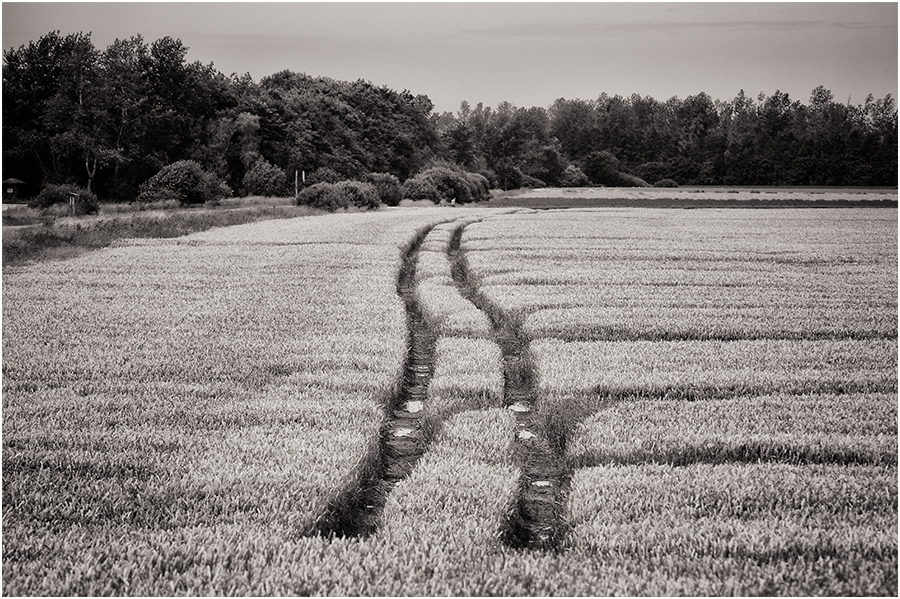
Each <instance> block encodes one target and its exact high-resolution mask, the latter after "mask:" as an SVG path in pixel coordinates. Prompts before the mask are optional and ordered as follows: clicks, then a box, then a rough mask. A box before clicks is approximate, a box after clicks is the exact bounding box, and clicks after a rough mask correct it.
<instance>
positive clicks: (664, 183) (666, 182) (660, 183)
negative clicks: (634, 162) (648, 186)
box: [653, 179, 678, 187]
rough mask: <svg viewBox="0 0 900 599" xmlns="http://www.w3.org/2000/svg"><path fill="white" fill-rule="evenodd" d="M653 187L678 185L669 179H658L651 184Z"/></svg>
mask: <svg viewBox="0 0 900 599" xmlns="http://www.w3.org/2000/svg"><path fill="white" fill-rule="evenodd" d="M653 187H678V183H676V182H675V181H673V180H671V179H660V180H659V181H657V182H656V183H654V184H653Z"/></svg>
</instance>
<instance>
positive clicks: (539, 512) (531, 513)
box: [448, 225, 571, 550]
mask: <svg viewBox="0 0 900 599" xmlns="http://www.w3.org/2000/svg"><path fill="white" fill-rule="evenodd" d="M465 227H466V225H462V226H460V227H458V228H457V229H455V230H454V232H453V235H452V237H451V239H450V246H449V248H448V256H449V258H450V262H451V264H452V275H453V280H454V281H455V282H456V284H457V286H458V287H459V289H460V293H461V294H462V295H463V297H465V298H466V299H467V300H469V301H471V302H472V303H473V304H475V306H477V307H478V309H480V310H482V311H483V312H484V313H485V314H487V316H488V318H489V319H490V321H491V325H492V327H493V329H494V335H495V340H496V341H497V344H498V345H499V346H500V349H501V351H502V354H503V373H504V385H503V399H504V405H505V406H506V407H507V408H508V409H510V410H511V411H512V412H513V413H515V415H516V443H515V444H514V458H515V460H516V463H517V466H518V467H519V469H520V470H521V472H522V476H521V478H520V481H519V489H518V497H517V501H516V505H515V506H514V507H513V510H512V513H511V514H510V516H509V526H508V529H507V530H506V531H504V535H503V536H504V541H505V542H506V543H507V544H508V545H510V546H512V547H515V548H520V549H537V550H557V549H558V548H559V547H560V544H561V541H562V539H563V537H564V536H565V532H566V530H565V519H564V514H565V503H566V497H567V495H568V491H569V483H570V479H571V472H569V471H568V470H567V468H566V466H565V463H564V461H563V460H562V458H561V457H560V456H559V455H558V453H557V452H556V451H554V449H553V447H551V445H550V443H549V442H548V440H547V437H546V435H544V434H543V433H542V428H543V427H542V423H541V422H539V419H538V418H537V417H536V416H535V415H534V413H533V407H534V404H535V401H536V400H537V394H536V391H535V386H534V373H533V365H532V363H531V360H530V358H529V355H528V341H529V340H528V338H527V337H526V335H525V334H524V333H523V331H522V327H521V323H519V322H518V321H517V319H516V318H515V317H513V316H512V315H510V314H508V313H505V312H503V311H502V310H500V309H499V308H498V307H497V306H495V305H493V304H492V303H491V302H490V301H489V300H488V299H487V298H486V297H484V296H483V295H482V294H481V293H480V292H479V291H478V289H477V288H476V287H475V286H474V285H473V284H472V282H471V281H470V278H469V274H468V269H467V267H466V261H465V257H464V256H463V252H462V251H461V249H460V242H461V240H462V234H463V230H464V229H465Z"/></svg>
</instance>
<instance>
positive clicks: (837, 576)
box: [2, 192, 898, 596]
mask: <svg viewBox="0 0 900 599" xmlns="http://www.w3.org/2000/svg"><path fill="white" fill-rule="evenodd" d="M894 198H896V192H894ZM897 216H898V215H897V210H896V209H895V208H890V207H888V208H833V209H832V208H827V209H821V208H816V209H793V208H785V209H778V210H747V209H740V208H737V209H704V210H668V209H652V208H597V209H578V210H574V209H570V210H540V211H535V210H529V209H522V208H504V209H499V208H483V207H482V208H470V207H466V208H462V207H459V208H419V207H416V208H393V209H383V210H379V211H377V212H373V213H358V214H332V215H323V216H310V217H304V218H296V219H286V220H276V221H267V222H260V223H253V224H246V225H240V226H234V227H224V228H218V229H210V230H208V231H205V232H203V233H196V234H193V235H189V236H185V237H180V238H173V239H141V240H138V239H127V240H120V241H117V242H115V243H114V244H113V245H112V246H111V247H108V248H105V249H101V250H97V251H93V252H88V253H84V254H81V255H79V256H77V257H76V258H73V259H70V260H65V261H54V262H36V263H30V264H25V265H14V266H11V267H9V268H4V273H3V306H2V308H3V431H2V432H3V437H2V445H3V469H2V476H3V513H2V534H3V548H2V552H3V572H2V576H3V593H4V594H6V595H108V594H118V595H173V594H182V595H183V594H189V595H200V594H212V595H259V594H265V595H374V596H388V595H390V596H397V595H418V596H428V595H563V596H566V595H568V596H571V595H620V594H624V595H733V594H738V595H879V596H896V595H897V591H898V585H897V574H898V570H897V555H898V552H897V536H898V535H897V533H898V520H897V500H898V494H897V475H898V471H897V439H898V437H897V422H898V412H897V267H898V264H897ZM400 463H403V464H406V465H405V466H403V467H400V466H398V464H400ZM362 522H365V523H366V524H365V525H362V524H361V523H362Z"/></svg>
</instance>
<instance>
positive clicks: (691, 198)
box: [491, 187, 897, 209]
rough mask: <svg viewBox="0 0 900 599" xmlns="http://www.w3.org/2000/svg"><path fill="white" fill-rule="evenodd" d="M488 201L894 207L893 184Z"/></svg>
mask: <svg viewBox="0 0 900 599" xmlns="http://www.w3.org/2000/svg"><path fill="white" fill-rule="evenodd" d="M491 205H492V206H498V207H508V206H522V207H527V208H539V209H547V208H592V207H593V208H599V207H606V208H616V207H642V208H729V207H742V208H792V207H797V208H808V207H817V208H829V207H830V208H836V207H897V190H896V189H883V188H844V189H841V188H833V187H823V188H808V187H802V188H799V187H678V188H656V187H587V188H545V189H531V190H526V191H521V192H512V193H510V194H509V195H502V196H501V197H498V198H496V199H493V200H491Z"/></svg>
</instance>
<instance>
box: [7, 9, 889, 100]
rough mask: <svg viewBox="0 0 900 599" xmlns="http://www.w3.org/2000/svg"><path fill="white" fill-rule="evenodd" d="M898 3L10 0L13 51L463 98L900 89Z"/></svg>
mask: <svg viewBox="0 0 900 599" xmlns="http://www.w3.org/2000/svg"><path fill="white" fill-rule="evenodd" d="M897 6H898V5H897V3H896V2H872V3H866V2H850V3H832V2H825V3H810V2H775V3H760V2H747V3H731V2H699V3H688V2H663V3H643V2H625V3H610V2H572V3H561V2H497V3H486V2H455V3H434V2H398V3H386V2H362V3H347V2H323V3H313V2H274V3H261V2H207V3H205V2H198V3H189V2H172V3H157V2H104V3H80V2H63V3H48V2H5V1H4V2H3V4H2V17H3V23H2V28H3V36H2V43H3V49H4V50H6V49H9V48H18V47H19V46H21V45H23V44H27V43H28V42H29V41H32V40H36V39H37V38H39V37H40V36H42V35H45V34H46V33H48V32H49V31H56V30H59V31H61V32H62V33H63V34H67V33H76V32H85V33H87V32H91V39H92V40H93V42H94V45H95V46H96V47H97V48H98V49H101V50H102V49H104V48H106V46H107V45H109V44H110V43H111V42H112V41H114V40H115V39H116V38H122V39H124V38H128V37H131V36H133V35H136V34H141V35H142V36H143V38H144V40H145V41H147V42H152V41H153V40H156V39H159V38H160V37H163V36H171V37H175V38H180V39H181V40H182V42H183V43H184V45H185V46H187V47H188V48H189V51H188V55H187V58H188V60H189V61H195V60H199V61H200V62H202V63H204V64H208V63H213V64H214V66H215V67H216V68H217V69H218V70H219V71H221V72H223V73H225V74H226V75H229V74H231V73H237V74H239V75H240V74H244V73H247V72H249V73H250V74H251V76H252V77H253V79H254V81H257V82H258V81H259V80H260V79H262V78H263V77H265V76H267V75H271V74H272V73H276V72H278V71H282V70H285V69H289V70H291V71H295V72H302V73H306V74H308V75H311V76H326V77H331V78H333V79H339V80H346V81H355V80H357V79H364V80H366V81H371V82H372V83H373V84H375V85H378V86H381V85H386V86H387V87H389V88H391V89H394V90H397V91H400V90H404V89H408V90H409V91H410V92H412V93H413V94H425V95H427V96H428V97H429V98H430V99H431V101H432V102H433V103H434V105H435V111H436V112H443V111H451V112H455V111H456V110H458V108H459V106H460V102H461V101H463V100H466V101H468V102H469V103H470V104H471V105H472V106H474V105H475V104H477V103H479V102H481V103H483V104H485V105H486V106H496V105H497V104H499V103H500V102H502V101H507V102H510V103H512V104H514V105H516V106H519V107H530V106H543V107H548V106H550V104H552V103H553V101H554V100H556V99H557V98H567V99H573V98H581V99H585V100H589V99H595V98H597V97H598V96H599V95H600V94H601V93H604V92H605V93H607V94H609V95H614V94H620V95H622V96H630V95H631V94H634V93H637V94H640V95H641V96H652V97H653V98H656V99H657V100H666V99H668V98H671V97H673V96H678V97H679V98H685V97H687V96H690V95H694V94H697V93H699V92H706V93H707V94H709V95H710V96H712V97H713V98H714V99H722V100H730V99H732V98H734V96H736V95H737V93H738V92H739V90H742V89H743V90H744V91H745V92H746V93H747V94H748V95H750V96H754V97H755V96H756V95H757V94H759V93H760V92H763V93H765V94H766V95H772V94H773V93H774V92H775V91H776V90H777V91H781V92H786V93H788V94H789V95H790V97H791V99H793V100H800V101H801V102H803V103H807V102H808V101H809V96H810V92H811V91H812V90H813V88H815V87H816V86H818V85H824V86H825V87H826V88H828V89H829V90H831V91H832V93H833V94H834V97H835V100H836V101H840V102H846V101H848V100H849V101H850V102H851V103H853V104H861V103H863V102H864V101H865V97H866V96H867V95H868V94H870V93H871V94H873V95H874V96H875V97H876V98H883V97H884V96H885V95H887V94H892V95H893V96H894V97H895V98H896V97H897V55H898V49H897V24H898V13H897Z"/></svg>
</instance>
